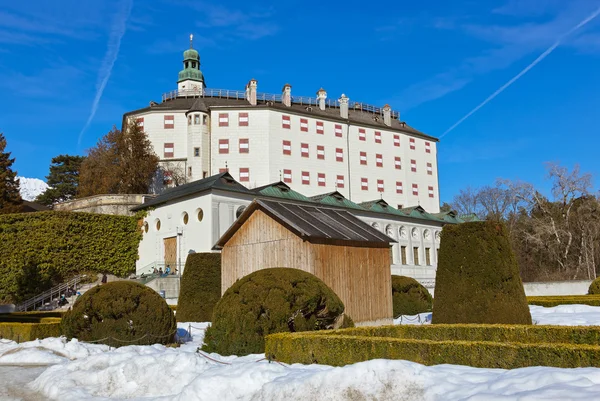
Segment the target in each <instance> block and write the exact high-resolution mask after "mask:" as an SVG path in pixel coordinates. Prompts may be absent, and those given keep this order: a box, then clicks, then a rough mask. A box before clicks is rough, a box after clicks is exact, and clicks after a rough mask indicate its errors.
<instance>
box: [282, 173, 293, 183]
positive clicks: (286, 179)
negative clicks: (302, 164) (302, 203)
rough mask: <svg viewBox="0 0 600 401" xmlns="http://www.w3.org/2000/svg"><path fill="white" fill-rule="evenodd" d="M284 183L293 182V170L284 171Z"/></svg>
mask: <svg viewBox="0 0 600 401" xmlns="http://www.w3.org/2000/svg"><path fill="white" fill-rule="evenodd" d="M283 182H285V183H288V184H291V182H292V170H287V169H284V170H283Z"/></svg>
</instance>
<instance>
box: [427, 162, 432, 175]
mask: <svg viewBox="0 0 600 401" xmlns="http://www.w3.org/2000/svg"><path fill="white" fill-rule="evenodd" d="M427 175H433V164H431V163H427Z"/></svg>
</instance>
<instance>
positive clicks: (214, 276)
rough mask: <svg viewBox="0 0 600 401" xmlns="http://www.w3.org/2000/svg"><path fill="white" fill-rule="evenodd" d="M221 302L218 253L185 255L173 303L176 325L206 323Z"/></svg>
mask: <svg viewBox="0 0 600 401" xmlns="http://www.w3.org/2000/svg"><path fill="white" fill-rule="evenodd" d="M219 299H221V254H220V253H194V254H191V255H188V258H187V260H186V262H185V270H184V271H183V276H182V277H181V290H180V291H179V300H178V302H177V306H178V308H179V309H178V310H177V321H178V322H210V319H212V313H213V308H214V307H215V305H216V304H217V302H219Z"/></svg>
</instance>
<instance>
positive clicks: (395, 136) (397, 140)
mask: <svg viewBox="0 0 600 401" xmlns="http://www.w3.org/2000/svg"><path fill="white" fill-rule="evenodd" d="M394 146H400V135H394Z"/></svg>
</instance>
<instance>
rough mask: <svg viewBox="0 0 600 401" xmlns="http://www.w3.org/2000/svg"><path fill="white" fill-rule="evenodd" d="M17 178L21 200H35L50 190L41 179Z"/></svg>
mask: <svg viewBox="0 0 600 401" xmlns="http://www.w3.org/2000/svg"><path fill="white" fill-rule="evenodd" d="M17 178H18V179H19V186H20V192H21V198H23V199H25V200H26V201H33V200H35V198H37V196H38V195H40V194H43V193H44V192H46V190H47V189H48V184H46V183H45V182H44V181H42V180H40V179H39V178H27V177H17Z"/></svg>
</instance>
